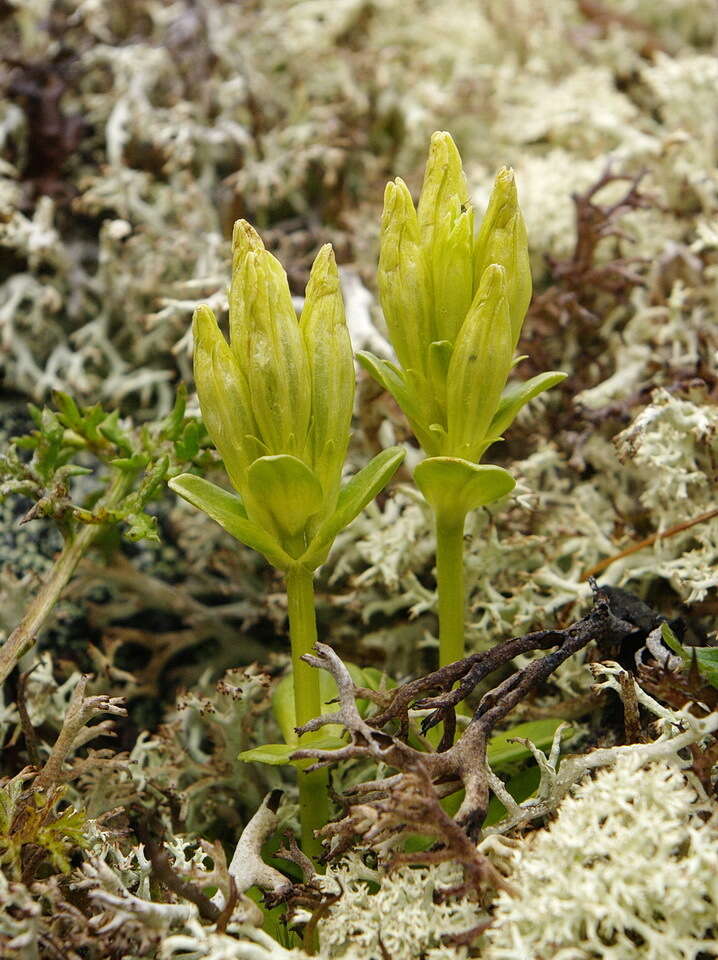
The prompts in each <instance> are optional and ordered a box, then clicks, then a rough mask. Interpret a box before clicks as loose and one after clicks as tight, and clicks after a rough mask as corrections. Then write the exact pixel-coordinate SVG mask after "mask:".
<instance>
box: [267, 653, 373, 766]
mask: <svg viewBox="0 0 718 960" xmlns="http://www.w3.org/2000/svg"><path fill="white" fill-rule="evenodd" d="M344 666H345V667H346V668H347V670H348V671H349V675H350V676H351V678H352V680H353V681H354V683H355V684H356V685H357V686H358V687H369V683H367V677H366V675H365V672H364V671H363V670H362V669H361V667H358V666H357V665H356V664H355V663H347V662H345V663H344ZM318 676H319V698H320V701H321V710H322V714H325V713H333V712H334V711H335V710H336V709H337V704H336V703H332V702H331V701H332V700H335V699H336V698H337V697H338V696H339V689H338V687H337V685H336V682H335V680H334V677H332V675H331V674H329V673H327V671H326V670H319V671H318ZM367 706H368V702H367V701H366V700H358V701H357V708H358V709H359V712H360V713H362V714H363V713H364V711H365V710H366V708H367ZM272 712H273V713H274V717H275V719H276V721H277V723H278V724H279V729H280V730H281V731H282V736H283V737H284V740H285V742H286V743H288V744H290V746H291V745H292V744H294V749H296V748H297V744H298V743H299V737H298V736H297V734H296V731H295V727H296V726H297V715H296V712H295V709H294V676H293V674H292V671H291V670H290V671H289V673H287V674H285V675H284V676H283V677H282V679H281V680H280V681H279V683H278V684H277V686H276V687H275V689H274V693H273V694H272ZM322 729H323V732H324V733H326V734H328V735H331V736H333V737H339V736H340V735H341V733H342V727H341V726H339V725H337V724H328V725H327V726H326V727H323V728H322Z"/></svg>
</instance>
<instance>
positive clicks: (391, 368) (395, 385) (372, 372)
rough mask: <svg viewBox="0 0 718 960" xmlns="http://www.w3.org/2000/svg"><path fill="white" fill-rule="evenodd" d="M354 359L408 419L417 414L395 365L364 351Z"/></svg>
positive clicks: (400, 373) (401, 375) (399, 371)
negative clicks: (391, 398) (388, 394)
mask: <svg viewBox="0 0 718 960" xmlns="http://www.w3.org/2000/svg"><path fill="white" fill-rule="evenodd" d="M356 358H357V360H358V361H359V364H360V366H362V367H363V368H364V369H365V370H366V372H367V373H368V374H369V376H370V377H371V378H372V379H373V380H376V382H377V383H378V384H379V386H381V387H383V388H384V389H385V390H386V391H387V393H390V394H391V395H392V397H393V398H394V399H395V400H396V402H397V403H398V404H399V406H400V407H401V409H402V410H403V411H404V413H405V414H406V415H407V416H408V417H412V418H413V417H414V416H416V415H417V414H418V412H419V411H418V408H416V405H415V404H414V402H413V401H412V400H411V393H410V391H409V390H407V385H406V380H405V379H404V374H403V373H402V372H401V370H400V369H399V368H398V367H397V366H396V364H393V363H391V362H390V361H389V360H382V359H381V358H380V357H375V356H374V354H373V353H368V352H367V351H366V350H360V351H359V352H358V353H357V355H356Z"/></svg>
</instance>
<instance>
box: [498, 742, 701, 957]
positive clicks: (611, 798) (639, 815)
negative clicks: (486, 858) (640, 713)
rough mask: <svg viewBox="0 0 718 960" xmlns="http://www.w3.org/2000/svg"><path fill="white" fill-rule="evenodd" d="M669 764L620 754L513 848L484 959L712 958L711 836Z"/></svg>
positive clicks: (690, 792)
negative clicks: (508, 889) (510, 890)
mask: <svg viewBox="0 0 718 960" xmlns="http://www.w3.org/2000/svg"><path fill="white" fill-rule="evenodd" d="M704 812H707V811H706V807H705V805H704V803H703V801H702V799H701V798H700V797H699V796H698V794H697V793H696V790H695V788H694V787H693V786H692V784H690V783H689V782H688V781H687V780H686V778H685V777H684V775H683V773H682V772H681V770H680V768H679V766H678V765H677V764H676V763H668V762H659V763H653V764H651V765H650V766H643V765H642V763H641V761H640V757H634V756H632V755H631V754H630V753H625V754H623V755H622V756H621V757H620V758H619V759H618V760H617V762H616V763H615V764H614V765H613V767H611V768H610V769H608V770H603V771H601V772H600V773H598V774H597V775H596V777H595V778H594V779H589V780H586V781H584V782H583V783H581V784H579V785H578V786H576V787H575V788H574V790H573V791H572V794H571V796H569V797H567V798H566V799H565V800H564V801H563V803H562V804H561V807H560V808H559V811H558V815H557V817H556V819H555V820H554V821H553V823H551V825H550V826H549V827H548V828H547V829H545V830H541V831H539V832H538V833H536V834H535V835H534V836H533V837H531V838H530V839H528V840H527V841H526V842H525V843H524V844H522V845H520V846H518V847H516V848H515V850H514V854H513V871H512V873H511V882H512V884H513V885H514V886H515V887H516V889H517V891H518V897H511V896H509V895H507V894H505V893H500V894H499V895H498V899H497V903H496V911H495V915H494V925H493V926H492V928H491V929H490V930H489V932H488V933H487V935H486V940H487V948H486V950H485V951H484V952H482V954H481V955H482V956H483V957H486V960H526V958H527V957H541V958H542V960H599V958H601V960H634V958H635V960H639V958H641V960H643V958H645V960H648V958H652V960H663V958H668V957H676V958H681V960H695V958H697V957H698V956H704V957H708V956H718V920H717V918H718V834H717V833H716V822H715V814H713V817H712V819H709V820H708V821H706V820H705V819H704V817H703V816H702V814H703V813H704Z"/></svg>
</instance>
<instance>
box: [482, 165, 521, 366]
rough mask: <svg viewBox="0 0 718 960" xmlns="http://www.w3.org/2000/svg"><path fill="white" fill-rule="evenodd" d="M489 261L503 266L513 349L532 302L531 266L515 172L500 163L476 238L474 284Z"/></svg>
mask: <svg viewBox="0 0 718 960" xmlns="http://www.w3.org/2000/svg"><path fill="white" fill-rule="evenodd" d="M491 263H498V264H500V265H501V266H502V267H504V268H505V270H506V277H507V292H506V296H507V299H508V303H509V312H510V314H511V331H512V337H513V347H514V349H515V347H516V344H517V343H518V339H519V336H520V334H521V327H522V325H523V322H524V317H525V316H526V311H527V310H528V306H529V303H530V302H531V266H530V263H529V250H528V239H527V235H526V224H525V223H524V218H523V215H522V214H521V210H520V208H519V202H518V194H517V192H516V181H515V178H514V172H513V170H511V169H510V168H509V167H503V168H502V169H501V170H499V172H498V174H497V175H496V180H495V182H494V189H493V191H492V193H491V198H490V200H489V206H488V209H487V210H486V214H485V216H484V219H483V221H482V223H481V229H480V230H479V235H478V237H477V238H476V260H475V264H474V270H475V273H474V278H475V282H476V284H477V285H478V283H479V281H480V280H481V278H482V276H483V274H484V271H485V270H486V268H487V267H488V266H489V264H491Z"/></svg>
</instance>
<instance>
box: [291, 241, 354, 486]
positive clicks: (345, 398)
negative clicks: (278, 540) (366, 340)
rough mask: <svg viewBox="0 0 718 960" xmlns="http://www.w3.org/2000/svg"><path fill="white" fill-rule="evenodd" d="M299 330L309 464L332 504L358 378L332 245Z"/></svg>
mask: <svg viewBox="0 0 718 960" xmlns="http://www.w3.org/2000/svg"><path fill="white" fill-rule="evenodd" d="M300 329H301V332H302V336H303V338H304V346H305V349H306V353H307V357H308V360H309V368H310V371H311V382H312V394H311V396H312V417H311V424H310V427H309V435H308V438H307V456H308V462H309V463H310V464H311V466H312V468H313V469H314V472H315V474H316V475H317V477H318V478H319V481H320V483H321V485H322V489H323V491H324V496H325V500H326V501H331V502H332V503H333V501H334V499H335V498H336V494H337V492H338V490H339V483H340V480H341V473H342V465H343V463H344V458H345V456H346V450H347V446H348V443H349V430H350V426H351V417H352V407H353V405H354V385H355V374H354V358H353V354H352V345H351V340H350V339H349V332H348V330H347V325H346V319H345V315H344V301H343V299H342V294H341V289H340V287H339V271H338V270H337V265H336V261H335V259H334V253H333V251H332V248H331V246H330V245H329V244H326V245H325V246H323V247H322V249H321V250H320V251H319V253H318V254H317V257H316V259H315V261H314V264H313V266H312V272H311V275H310V277H309V284H308V285H307V294H306V300H305V302H304V309H303V310H302V317H301V322H300Z"/></svg>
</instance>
